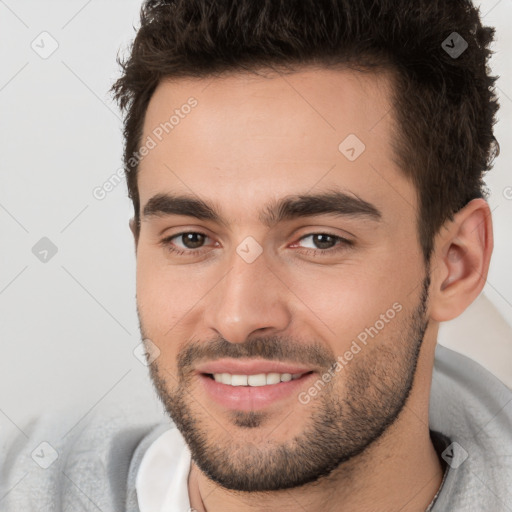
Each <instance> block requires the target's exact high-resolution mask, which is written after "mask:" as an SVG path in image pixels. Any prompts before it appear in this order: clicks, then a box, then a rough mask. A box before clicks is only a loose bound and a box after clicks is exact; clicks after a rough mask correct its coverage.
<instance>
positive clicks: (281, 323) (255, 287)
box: [204, 251, 291, 343]
mask: <svg viewBox="0 0 512 512" xmlns="http://www.w3.org/2000/svg"><path fill="white" fill-rule="evenodd" d="M287 290H288V289H287V287H286V285H285V284H284V283H283V282H282V280H281V279H280V278H279V277H278V275H277V273H276V271H273V270H272V269H271V268H270V267H269V266H268V265H267V262H266V257H265V254H264V253H262V254H260V256H259V257H258V258H257V259H256V260H255V261H253V262H252V263H248V262H247V261H245V260H244V259H243V258H242V257H240V256H239V254H238V253H236V252H235V251H234V252H233V257H232V258H231V259H230V264H229V268H228V270H227V271H226V273H225V274H224V277H223V278H222V279H221V280H220V281H219V282H218V283H217V285H216V286H215V287H214V289H213V290H212V293H210V294H208V297H209V300H208V302H207V304H206V305H205V316H204V318H205V321H206V327H207V328H209V329H212V330H214V331H216V332H217V333H218V334H220V335H221V336H222V337H223V338H224V339H225V340H227V341H229V342H231V343H243V342H244V341H246V340H247V338H249V337H250V336H251V335H253V333H255V332H256V331H259V334H262V333H263V331H265V332H266V333H267V334H269V333H270V332H274V331H284V330H286V328H287V327H288V325H289V323H290V321H291V315H290V311H289V309H288V307H287V303H288V304H289V302H290V300H289V299H290V297H287ZM287 299H288V300H287Z"/></svg>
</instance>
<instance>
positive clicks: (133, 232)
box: [129, 217, 139, 252]
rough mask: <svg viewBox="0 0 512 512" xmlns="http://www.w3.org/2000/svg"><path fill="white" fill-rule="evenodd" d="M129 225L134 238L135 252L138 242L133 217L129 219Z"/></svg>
mask: <svg viewBox="0 0 512 512" xmlns="http://www.w3.org/2000/svg"><path fill="white" fill-rule="evenodd" d="M129 226H130V230H131V232H132V235H133V239H134V240H135V252H137V245H138V243H139V232H138V230H137V226H136V225H135V219H134V218H133V217H132V218H131V219H130V222H129Z"/></svg>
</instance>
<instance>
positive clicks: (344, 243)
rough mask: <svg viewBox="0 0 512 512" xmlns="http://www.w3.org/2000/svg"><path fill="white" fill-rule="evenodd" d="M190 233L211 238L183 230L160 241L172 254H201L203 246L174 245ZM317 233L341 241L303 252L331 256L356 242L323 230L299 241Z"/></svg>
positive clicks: (310, 234) (305, 236) (196, 232)
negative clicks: (179, 238) (179, 246)
mask: <svg viewBox="0 0 512 512" xmlns="http://www.w3.org/2000/svg"><path fill="white" fill-rule="evenodd" d="M189 234H194V235H202V236H204V237H206V238H209V237H208V235H207V234H205V233H201V232H200V231H183V232H181V233H176V234H175V235H172V236H169V237H167V238H164V239H163V240H162V241H161V242H160V244H161V245H162V246H163V247H164V248H165V249H166V250H167V251H169V252H170V253H172V254H176V255H177V256H185V257H187V256H196V255H198V254H201V252H202V249H203V247H201V248H199V249H186V250H185V249H177V248H176V247H175V246H174V245H172V243H171V241H172V240H173V239H174V238H177V237H180V236H182V235H189ZM315 235H326V236H329V237H331V238H334V240H335V241H336V242H340V243H338V244H336V245H335V246H334V247H331V248H329V249H302V252H305V253H306V254H308V255H312V256H318V255H319V254H320V255H322V256H323V255H325V256H329V255H331V254H336V253H338V252H341V251H343V250H346V249H347V248H348V247H352V246H353V245H354V242H353V241H352V240H348V239H347V238H343V237H341V236H338V235H333V234H332V233H325V232H323V231H322V232H317V233H309V234H307V235H304V236H302V237H301V238H299V240H298V241H301V240H304V239H305V238H309V237H311V236H315Z"/></svg>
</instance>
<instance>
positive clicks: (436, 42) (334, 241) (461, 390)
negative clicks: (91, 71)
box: [6, 0, 512, 512]
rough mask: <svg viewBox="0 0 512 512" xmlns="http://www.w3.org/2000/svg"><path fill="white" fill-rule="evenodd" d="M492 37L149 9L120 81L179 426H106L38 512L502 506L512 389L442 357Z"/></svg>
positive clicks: (490, 102)
mask: <svg viewBox="0 0 512 512" xmlns="http://www.w3.org/2000/svg"><path fill="white" fill-rule="evenodd" d="M492 37H493V30H492V29H491V28H485V27H482V25H481V22H480V20H479V16H478V11H477V10H476V9H475V8H474V7H473V6H472V5H471V3H470V2H469V1H466V0H456V1H454V0H444V1H443V0H439V1H436V2H432V1H428V2H427V1H419V2H418V1H416V2H410V1H406V0H394V1H393V2H391V1H387V0H380V1H371V2H370V1H369V0H368V1H365V0H361V1H358V2H349V1H346V0H331V1H325V2H310V1H307V0H302V1H299V0H281V1H274V2H254V1H252V2H251V1H250V0H232V1H225V2H221V1H216V2H208V1H205V0H176V1H164V0H149V1H147V2H146V3H145V5H144V7H143V10H142V13H141V28H140V30H139V31H138V34H137V37H136V39H135V41H134V45H133V48H132V50H131V54H130V56H129V58H128V59H127V60H126V61H125V62H123V63H122V65H123V75H122V77H121V78H120V79H119V80H118V81H117V82H116V83H115V84H114V87H113V90H114V93H115V96H116V99H117V100H118V101H119V104H120V107H121V108H122V109H123V110H124V111H125V113H126V119H125V132H124V134H125V139H126V146H125V165H126V172H127V181H128V187H129V193H130V197H131V199H132V201H133V204H134V218H133V219H132V221H131V223H130V227H131V230H132V232H133V235H134V240H135V247H136V254H137V306H138V314H139V321H140V327H141V334H142V338H143V340H144V343H145V345H146V348H147V357H148V364H149V368H150V373H151V377H152V380H153V383H154V386H155V389H156V391H157V393H158V396H159V398H160V400H161V401H162V404H163V405H164V406H165V409H166V411H167V412H168V414H169V417H170V418H171V419H172V420H173V423H174V425H175V427H177V428H172V427H171V428H170V426H169V425H168V424H166V423H162V422H160V423H158V424H156V425H152V426H151V428H149V429H145V430H144V429H143V430H135V429H134V428H133V429H132V430H130V428H129V425H124V424H123V422H122V421H120V420H119V418H117V419H116V418H114V419H112V420H109V422H110V421H111V422H110V423H109V427H108V429H106V428H105V427H103V429H102V424H103V425H105V424H106V417H103V418H101V417H99V418H98V419H97V420H96V423H93V424H91V425H89V426H88V428H87V429H85V430H84V431H83V432H82V433H81V434H80V435H78V437H77V438H76V439H75V440H74V441H67V442H66V444H65V445H63V446H62V447H60V451H61V453H64V454H66V456H65V457H63V458H64V459H65V458H66V457H67V462H64V463H63V464H65V467H64V468H63V467H60V468H56V469H54V470H53V473H48V474H46V475H45V476H44V477H39V481H38V482H39V483H36V484H34V485H37V486H39V487H37V488H38V489H39V490H41V489H44V488H45V487H44V486H45V485H46V488H47V489H48V493H47V496H46V497H45V498H44V500H46V501H45V503H46V504H47V506H48V508H42V509H44V510H53V509H52V508H51V507H52V504H53V506H55V505H54V504H55V503H56V500H55V496H56V495H58V496H60V498H59V500H60V501H59V506H61V507H62V509H63V510H67V509H68V508H69V510H72V509H74V508H73V507H74V506H76V502H73V500H72V499H70V498H69V495H68V492H71V491H70V489H72V486H71V485H70V483H69V482H70V481H71V482H73V485H74V486H75V487H78V488H79V489H80V491H81V492H82V494H83V495H85V496H86V497H87V499H85V498H83V496H82V497H80V498H79V500H80V507H78V508H77V510H78V509H80V510H82V509H84V510H98V509H99V510H130V511H136V510H140V511H141V512H157V511H162V512H163V511H169V512H171V511H172V512H174V511H176V512H178V511H183V512H185V511H186V510H196V511H200V512H202V511H208V512H217V511H223V512H230V511H234V510H236V511H245V510H247V511H248V510H258V511H271V510H279V511H291V510H293V511H296V510H307V511H320V510H322V511H324V512H325V511H340V510H343V511H345V510H346V511H351V512H359V511H365V512H366V511H408V512H409V511H410V512H419V511H422V512H423V511H425V510H430V511H435V512H444V511H482V510H486V511H487V510H489V511H501V510H512V495H511V494H510V490H509V487H510V486H509V482H510V478H511V477H512V443H511V441H512V433H511V432H512V430H511V429H512V412H511V411H512V409H511V407H512V401H511V400H512V392H510V390H508V389H507V388H506V387H505V386H504V385H503V384H501V383H500V382H499V381H498V380H497V379H496V378H494V377H493V376H492V375H490V374H489V373H488V372H487V371H485V370H484V369H483V368H482V367H480V366H479V365H477V364H476V363H474V362H472V361H470V360H469V359H467V358H464V357H462V356H460V355H457V354H455V353H454V352H451V351H449V350H447V349H442V348H441V347H440V348H437V350H436V341H437V333H438V329H439V324H440V322H444V321H448V320H451V319H453V318H455V317H457V316H458V315H460V314H461V313H462V312H463V311H464V310H465V309H466V308H467V307H468V306H469V305H470V304H471V303H472V302H473V301H474V300H475V298H476V297H477V296H478V295H479V294H480V292H481V290H482V288H483V286H484V284H485V280H486V276H487V271H488V268H489V261H490V257H491V252H492V246H493V242H492V224H491V212H490V209H489V206H488V203H487V202H486V200H485V197H486V196H485V193H484V189H483V186H484V185H483V181H482V176H483V174H484V172H485V171H487V170H489V169H490V167H491V160H492V157H493V152H494V151H495V149H496V146H495V141H494V137H493V131H492V127H493V124H494V119H495V113H496V110H497V108H498V107H497V102H496V97H495V95H494V92H493V89H492V86H493V84H494V81H495V78H493V77H490V76H489V75H488V74H487V69H486V64H487V59H488V57H489V55H490V51H489V49H488V46H489V44H490V42H491V40H492ZM482 341H484V340H482ZM36 428H39V432H44V429H45V428H49V427H48V426H47V424H45V426H42V427H36ZM92 444H94V446H97V450H98V453H99V454H104V455H100V458H101V462H98V461H95V460H94V458H93V457H90V456H85V455H83V456H82V458H80V456H78V454H82V453H83V451H82V450H84V449H87V446H89V447H90V446H91V445H92ZM10 453H11V459H12V458H13V457H14V455H13V454H15V453H16V449H11V452H10ZM87 457H88V458H87ZM11 459H8V460H11ZM70 460H71V461H72V462H70ZM14 464H15V463H14V462H12V463H11V464H6V466H7V467H9V466H10V465H14ZM19 466H20V467H22V463H20V464H19ZM13 471H14V470H13ZM18 471H20V469H19V468H18ZM63 475H64V476H63ZM9 478H10V481H13V480H14V477H13V476H12V473H11V475H10V476H9ZM66 479H67V480H66ZM42 482H43V483H42ZM95 484H96V487H95ZM41 494H44V493H43V492H42V491H41V492H40V493H39V498H41ZM48 496H50V498H49V497H48ZM51 496H53V501H51V499H52V498H51ZM24 499H25V500H29V499H32V500H34V497H33V496H32V498H26V497H25V498H22V497H20V496H19V495H18V496H17V497H16V498H12V499H10V498H9V497H8V499H7V500H6V503H8V504H10V505H12V506H15V505H17V506H18V507H19V506H20V504H23V505H24V506H25V504H26V503H30V504H33V503H35V501H23V500H24ZM21 509H22V508H18V509H17V510H21ZM9 510H10V509H9ZM13 510H14V509H13ZM55 510H57V508H55Z"/></svg>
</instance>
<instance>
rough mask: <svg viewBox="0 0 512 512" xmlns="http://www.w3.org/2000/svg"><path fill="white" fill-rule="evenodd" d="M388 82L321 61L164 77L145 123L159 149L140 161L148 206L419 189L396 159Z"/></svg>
mask: <svg viewBox="0 0 512 512" xmlns="http://www.w3.org/2000/svg"><path fill="white" fill-rule="evenodd" d="M390 84H391V82H390V78H389V75H388V74H386V73H383V72H381V73H373V72H371V73H370V72H364V73H363V72H359V71H353V70H328V69H318V68H317V69H314V68H308V69H304V70H302V71H300V72H296V73H293V74H279V73H274V74H272V75H268V74H267V75H266V76H255V75H254V74H250V73H235V74H230V75H224V76H221V77H207V78H201V79H198V78H193V79H190V78H187V79H173V80H168V79H167V80H164V81H162V82H161V83H160V84H159V86H158V87H157V89H156V91H155V93H154V95H153V97H152V98H151V101H150V102H149V105H148V109H147V112H146V117H145V121H144V128H143V135H142V139H141V141H142V143H147V141H148V140H149V139H152V140H153V142H154V144H151V146H154V147H152V149H150V151H149V152H148V153H147V155H146V156H144V158H143V159H142V160H141V162H140V164H139V177H138V184H139V192H140V199H141V206H142V207H143V206H144V204H145V203H146V202H147V201H148V200H149V199H150V197H152V196H153V195H155V194H158V193H162V192H173V193H176V192H182V193H184V192H186V193H188V194H190V193H192V194H195V195H197V196H199V197H202V198H210V199H214V200H216V201H217V202H220V203H221V204H223V206H225V207H226V210H227V209H229V208H230V206H231V205H233V208H236V207H239V206H245V209H247V208H248V207H252V206H254V207H255V211H256V210H257V209H259V208H257V207H256V205H257V204H259V205H261V204H263V203H265V202H266V200H268V199H269V196H272V197H273V198H276V197H281V196H284V195H289V194H294V193H298V194H302V193H304V192H305V191H306V190H310V189H312V188H314V187H316V186H318V187H321V188H324V189H325V188H333V187H336V188H337V189H344V190H346V191H348V192H351V193H356V194H358V193H360V192H362V191H367V193H368V194H369V195H370V196H373V197H372V202H375V201H376V200H377V202H379V201H381V200H384V201H385V200H386V197H385V196H386V195H388V196H389V195H390V193H392V194H397V193H398V194H400V193H401V191H400V189H401V188H403V189H404V190H403V191H402V192H403V194H405V195H411V190H410V184H409V183H407V182H406V180H405V178H403V177H402V175H401V174H400V173H399V171H398V169H397V167H396V164H395V163H394V161H393V152H392V146H391V137H392V134H393V131H394V130H395V126H394V118H393V113H392V108H391V85H390ZM190 105H193V106H190ZM352 148H353V149H354V150H355V153H356V155H355V156H356V157H357V158H356V159H353V158H348V157H347V156H351V157H353V156H354V151H352ZM347 150H348V151H349V152H348V153H347ZM389 180H391V181H392V182H393V188H390V187H389V185H388V186H387V187H385V186H384V185H385V183H386V181H389ZM393 190H395V191H394V192H392V191H393ZM378 196H382V197H381V198H380V197H378ZM389 199H390V198H388V200H389ZM394 200H395V201H396V198H395V199H394ZM410 200H411V201H414V199H413V198H412V197H411V198H410Z"/></svg>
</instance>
